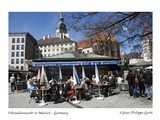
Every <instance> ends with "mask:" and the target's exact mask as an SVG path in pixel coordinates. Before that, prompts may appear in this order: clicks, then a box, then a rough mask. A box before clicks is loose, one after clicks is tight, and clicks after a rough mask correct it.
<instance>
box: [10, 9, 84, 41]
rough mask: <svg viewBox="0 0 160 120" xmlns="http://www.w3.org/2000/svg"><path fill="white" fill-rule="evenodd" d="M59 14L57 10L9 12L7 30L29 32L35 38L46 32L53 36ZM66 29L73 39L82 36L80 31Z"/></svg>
mask: <svg viewBox="0 0 160 120" xmlns="http://www.w3.org/2000/svg"><path fill="white" fill-rule="evenodd" d="M65 14H70V13H64V16H65ZM59 16H60V13H58V12H9V32H29V33H30V34H31V35H32V36H33V37H34V38H35V39H36V40H39V39H41V38H43V36H44V35H48V34H50V35H51V37H55V33H56V26H57V23H58V22H59ZM64 22H65V17H64ZM67 30H68V33H69V35H70V38H72V39H73V40H75V41H79V40H81V39H82V38H83V36H82V35H81V33H77V32H74V31H72V30H70V29H68V28H67Z"/></svg>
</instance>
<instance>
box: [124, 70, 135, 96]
mask: <svg viewBox="0 0 160 120" xmlns="http://www.w3.org/2000/svg"><path fill="white" fill-rule="evenodd" d="M133 79H134V78H133V74H132V70H129V73H128V75H127V77H126V80H127V81H128V87H129V95H130V96H133V90H134V85H133Z"/></svg>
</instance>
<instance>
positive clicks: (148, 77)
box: [144, 70, 152, 100]
mask: <svg viewBox="0 0 160 120" xmlns="http://www.w3.org/2000/svg"><path fill="white" fill-rule="evenodd" d="M144 84H145V89H146V94H147V97H148V99H149V100H151V99H152V72H151V71H150V70H146V71H145V72H144Z"/></svg>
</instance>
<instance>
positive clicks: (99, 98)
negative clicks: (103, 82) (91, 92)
mask: <svg viewBox="0 0 160 120" xmlns="http://www.w3.org/2000/svg"><path fill="white" fill-rule="evenodd" d="M103 99H104V97H103V96H102V95H101V89H100V86H99V97H97V100H103Z"/></svg>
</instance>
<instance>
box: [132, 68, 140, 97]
mask: <svg viewBox="0 0 160 120" xmlns="http://www.w3.org/2000/svg"><path fill="white" fill-rule="evenodd" d="M138 75H139V74H138V71H137V70H136V71H135V72H134V75H133V86H134V90H133V97H134V98H136V97H139V95H140V92H139V84H140V79H139V77H138Z"/></svg>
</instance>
